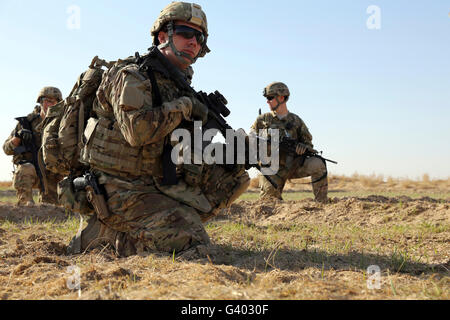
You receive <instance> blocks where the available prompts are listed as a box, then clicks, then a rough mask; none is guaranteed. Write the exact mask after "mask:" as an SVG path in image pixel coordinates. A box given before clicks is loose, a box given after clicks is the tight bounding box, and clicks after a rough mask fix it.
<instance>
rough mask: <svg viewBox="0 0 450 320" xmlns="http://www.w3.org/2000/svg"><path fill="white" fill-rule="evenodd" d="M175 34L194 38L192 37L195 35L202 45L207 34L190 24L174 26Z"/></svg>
mask: <svg viewBox="0 0 450 320" xmlns="http://www.w3.org/2000/svg"><path fill="white" fill-rule="evenodd" d="M174 30H175V34H177V35H179V36H182V37H183V38H185V39H192V37H194V36H195V39H196V40H197V43H198V44H200V45H202V44H203V42H205V36H204V35H203V33H202V32H200V31H198V30H195V29H193V28H191V27H188V26H183V25H176V26H175V27H174Z"/></svg>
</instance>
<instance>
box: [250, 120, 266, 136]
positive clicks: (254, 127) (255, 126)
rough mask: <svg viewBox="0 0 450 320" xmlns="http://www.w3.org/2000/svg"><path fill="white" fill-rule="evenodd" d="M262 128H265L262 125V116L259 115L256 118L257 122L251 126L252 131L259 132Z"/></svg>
mask: <svg viewBox="0 0 450 320" xmlns="http://www.w3.org/2000/svg"><path fill="white" fill-rule="evenodd" d="M261 129H264V128H263V127H262V116H258V118H256V120H255V122H254V123H253V124H252V126H251V127H250V133H255V134H259V132H258V131H259V130H261Z"/></svg>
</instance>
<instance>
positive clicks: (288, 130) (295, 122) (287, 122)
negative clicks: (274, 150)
mask: <svg viewBox="0 0 450 320" xmlns="http://www.w3.org/2000/svg"><path fill="white" fill-rule="evenodd" d="M264 129H267V130H268V129H278V130H279V134H280V140H281V139H282V138H283V137H288V138H291V139H295V140H297V141H298V142H301V143H304V144H306V145H308V146H310V147H311V148H313V147H314V146H313V144H312V136H311V134H310V133H309V130H308V127H307V126H306V125H305V123H304V122H303V120H302V119H300V117H299V116H297V115H296V114H294V113H291V112H289V113H288V114H287V115H286V116H285V117H284V118H283V119H279V118H278V117H277V116H276V115H275V114H274V113H273V112H268V113H265V114H262V115H260V116H258V118H257V119H256V121H255V122H254V123H253V125H252V126H251V129H250V130H251V131H252V132H256V133H258V134H259V135H261V133H259V131H260V130H264ZM268 134H270V132H269V133H268Z"/></svg>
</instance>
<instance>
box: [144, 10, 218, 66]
mask: <svg viewBox="0 0 450 320" xmlns="http://www.w3.org/2000/svg"><path fill="white" fill-rule="evenodd" d="M175 20H180V21H185V22H189V23H192V24H194V25H196V26H198V27H200V28H201V29H202V31H203V34H204V36H205V41H204V42H203V44H202V49H201V50H200V52H199V54H198V56H197V57H196V58H195V59H192V58H191V57H190V56H189V55H186V54H185V53H184V52H179V51H178V50H177V49H176V48H175V45H174V44H173V26H174V24H173V23H174V21H175ZM165 26H167V32H168V34H169V42H168V43H166V44H160V43H159V40H158V34H159V32H160V31H161V30H162V28H163V27H165ZM150 33H151V35H152V37H153V44H154V45H155V46H158V47H159V48H160V49H163V48H165V47H167V46H171V48H172V51H173V52H174V53H175V55H176V56H177V57H181V56H183V57H187V58H188V59H190V60H191V61H192V63H194V62H195V61H196V60H197V58H199V57H204V56H205V55H206V54H207V53H208V52H210V50H209V48H208V46H207V44H206V42H207V40H208V22H207V20H206V14H205V13H204V12H203V10H202V7H201V6H200V5H198V4H196V3H188V2H172V3H171V4H169V5H168V6H166V7H165V8H164V9H163V10H161V12H160V14H159V16H158V18H157V19H156V21H155V23H154V24H153V26H152V28H151V30H150Z"/></svg>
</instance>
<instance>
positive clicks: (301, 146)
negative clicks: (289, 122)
mask: <svg viewBox="0 0 450 320" xmlns="http://www.w3.org/2000/svg"><path fill="white" fill-rule="evenodd" d="M306 149H307V148H306V146H305V145H304V144H302V143H299V144H298V145H297V147H296V148H295V152H297V154H298V155H299V156H301V155H302V154H304V153H305V152H306Z"/></svg>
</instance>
